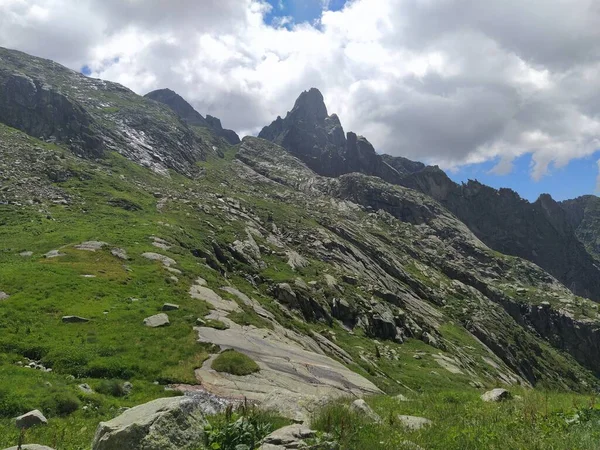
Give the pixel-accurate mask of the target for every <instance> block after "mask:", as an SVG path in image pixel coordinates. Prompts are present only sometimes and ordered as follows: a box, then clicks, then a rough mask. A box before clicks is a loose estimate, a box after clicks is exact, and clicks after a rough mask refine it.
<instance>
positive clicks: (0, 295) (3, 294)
mask: <svg viewBox="0 0 600 450" xmlns="http://www.w3.org/2000/svg"><path fill="white" fill-rule="evenodd" d="M9 297H10V295H8V294H7V293H6V292H2V291H0V300H6V299H7V298H9Z"/></svg>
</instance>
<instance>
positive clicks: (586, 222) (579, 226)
mask: <svg viewBox="0 0 600 450" xmlns="http://www.w3.org/2000/svg"><path fill="white" fill-rule="evenodd" d="M560 207H561V208H562V209H563V210H564V211H565V213H566V215H567V220H568V221H569V223H570V224H571V226H572V227H573V229H574V230H575V233H576V235H577V237H578V238H579V240H580V241H581V242H582V243H583V245H584V246H585V248H586V249H587V251H588V252H589V253H590V254H591V255H592V256H593V257H594V258H595V259H596V261H600V198H599V197H596V196H595V195H584V196H582V197H578V198H575V199H573V200H566V201H564V202H560Z"/></svg>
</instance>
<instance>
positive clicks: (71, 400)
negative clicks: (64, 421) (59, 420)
mask: <svg viewBox="0 0 600 450" xmlns="http://www.w3.org/2000/svg"><path fill="white" fill-rule="evenodd" d="M80 406H81V402H80V401H79V399H78V398H77V397H76V396H75V395H74V394H72V393H70V392H56V393H55V394H54V395H53V396H52V397H47V398H46V399H44V401H43V402H42V409H43V410H44V412H46V413H48V414H50V415H53V416H68V415H69V414H72V413H74V412H75V411H77V410H78V409H79V407H80Z"/></svg>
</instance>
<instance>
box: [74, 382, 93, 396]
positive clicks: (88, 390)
mask: <svg viewBox="0 0 600 450" xmlns="http://www.w3.org/2000/svg"><path fill="white" fill-rule="evenodd" d="M77 387H78V388H79V390H80V391H81V392H83V393H84V394H93V393H94V391H93V389H92V388H91V387H90V385H89V384H87V383H84V384H80V385H79V386H77Z"/></svg>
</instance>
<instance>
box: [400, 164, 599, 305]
mask: <svg viewBox="0 0 600 450" xmlns="http://www.w3.org/2000/svg"><path fill="white" fill-rule="evenodd" d="M401 184H402V185H404V186H408V187H411V188H413V189H416V190H419V191H421V192H423V193H425V194H427V195H430V196H431V197H433V198H435V199H436V200H438V201H439V202H440V203H442V204H443V205H444V206H445V207H446V208H448V209H449V210H450V211H452V212H453V213H454V214H455V215H456V216H457V217H458V218H459V219H460V220H462V221H463V222H464V223H465V224H466V225H467V226H468V227H469V228H470V229H471V230H472V231H473V233H474V234H475V235H476V236H477V237H478V238H480V239H481V240H482V241H483V242H484V243H486V244H487V245H489V246H490V247H491V248H493V249H494V250H496V251H499V252H501V253H505V254H508V255H514V256H519V257H521V258H525V259H528V260H529V261H532V262H534V263H536V264H538V265H539V266H540V267H542V268H544V269H545V270H547V271H548V272H549V273H551V274H552V275H554V276H555V277H556V278H558V279H559V280H560V281H561V282H562V283H563V284H565V286H567V287H568V288H570V289H571V290H572V291H573V292H574V293H575V294H577V295H581V296H584V297H588V298H592V299H594V300H599V299H600V270H598V267H596V264H595V261H594V259H593V258H592V257H591V256H590V254H589V253H588V252H587V251H586V249H585V247H584V245H582V243H581V242H580V241H579V240H578V238H577V235H576V232H575V228H574V227H573V226H572V224H571V223H570V221H569V219H568V216H567V214H566V213H565V212H564V210H563V209H562V208H561V205H559V204H558V203H557V202H555V201H554V200H553V199H552V198H551V197H550V196H549V195H542V196H540V198H539V199H538V200H537V201H535V202H534V203H530V202H528V201H527V200H523V199H522V198H520V197H519V195H518V194H517V193H516V192H514V191H512V190H510V189H500V190H496V189H493V188H491V187H489V186H485V185H483V184H481V183H478V182H476V181H469V182H468V183H466V184H463V185H458V184H456V183H454V182H453V181H451V180H450V179H449V178H448V177H447V176H446V175H445V174H444V173H443V172H442V171H441V170H439V169H438V170H433V169H428V170H424V171H422V172H418V173H415V174H412V175H410V176H408V177H405V178H404V179H403V180H402V182H401ZM588 242H589V240H588ZM584 243H585V240H584Z"/></svg>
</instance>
